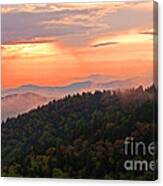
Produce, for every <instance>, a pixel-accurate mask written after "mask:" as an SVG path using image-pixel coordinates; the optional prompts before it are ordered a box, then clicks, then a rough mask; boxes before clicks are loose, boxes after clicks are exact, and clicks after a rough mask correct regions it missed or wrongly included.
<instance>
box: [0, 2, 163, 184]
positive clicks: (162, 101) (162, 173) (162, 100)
mask: <svg viewBox="0 0 163 186" xmlns="http://www.w3.org/2000/svg"><path fill="white" fill-rule="evenodd" d="M104 1H108V2H112V1H113V0H98V2H104ZM114 1H120V0H114ZM125 1H132V0H125ZM56 2H58V3H60V2H95V0H0V4H22V3H56ZM157 2H158V3H159V56H158V57H159V179H158V180H157V181H154V182H144V181H118V180H117V181H116V180H114V181H110V180H71V179H37V178H33V179H31V178H0V185H2V186H3V185H5V186H17V185H23V186H27V185H35V186H42V185H53V186H54V185H57V186H58V185H59V186H64V185H66V186H76V185H78V186H83V185H84V186H85V185H88V184H89V186H99V185H100V186H106V185H107V186H108V185H109V186H114V185H115V184H117V185H121V186H126V185H139V186H141V185H148V186H150V185H161V186H162V185H163V135H162V134H161V132H163V114H162V112H163V96H162V95H163V83H162V82H163V64H161V62H162V55H163V52H162V50H163V47H162V44H163V38H162V36H161V34H162V27H163V25H162V24H161V22H162V21H163V0H157Z"/></svg>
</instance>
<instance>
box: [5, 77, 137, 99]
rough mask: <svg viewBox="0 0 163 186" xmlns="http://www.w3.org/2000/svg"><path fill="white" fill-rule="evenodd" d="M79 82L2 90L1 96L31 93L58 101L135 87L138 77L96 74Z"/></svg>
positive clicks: (30, 85) (24, 86)
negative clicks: (120, 77)
mask: <svg viewBox="0 0 163 186" xmlns="http://www.w3.org/2000/svg"><path fill="white" fill-rule="evenodd" d="M81 80H85V81H79V82H75V83H72V84H69V85H66V86H37V85H32V84H27V85H23V86H20V87H17V88H11V89H4V90H2V96H7V95H12V94H22V93H27V92H32V93H35V94H38V95H40V96H44V97H53V98H54V99H60V98H63V97H65V96H66V95H72V94H75V93H82V92H87V91H95V90H103V89H105V90H107V89H119V88H121V89H124V88H131V87H135V86H137V85H138V84H140V78H139V77H133V78H130V79H115V78H113V77H111V76H105V75H98V74H94V75H90V76H88V77H85V78H83V79H81Z"/></svg>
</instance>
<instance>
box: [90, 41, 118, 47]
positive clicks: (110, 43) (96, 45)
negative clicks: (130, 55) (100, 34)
mask: <svg viewBox="0 0 163 186" xmlns="http://www.w3.org/2000/svg"><path fill="white" fill-rule="evenodd" d="M116 44H118V42H113V41H112V42H105V43H98V44H94V45H91V46H92V47H103V46H109V45H116Z"/></svg>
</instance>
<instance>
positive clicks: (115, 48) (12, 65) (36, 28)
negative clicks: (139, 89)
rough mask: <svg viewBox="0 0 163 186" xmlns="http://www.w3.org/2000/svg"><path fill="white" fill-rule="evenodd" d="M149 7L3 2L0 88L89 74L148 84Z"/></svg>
mask: <svg viewBox="0 0 163 186" xmlns="http://www.w3.org/2000/svg"><path fill="white" fill-rule="evenodd" d="M131 10H132V11H131ZM152 11H153V3H152V1H150V2H145V3H144V2H142V3H137V4H133V3H106V4H90V5H89V4H87V3H86V4H79V3H78V4H60V5H59V4H58V6H57V4H54V5H51V4H48V5H42V6H41V5H28V6H27V5H19V6H14V5H12V6H3V7H2V86H3V87H4V88H9V87H17V86H20V85H24V84H36V85H51V86H54V85H64V84H69V83H71V82H73V81H74V78H76V77H86V76H89V75H91V74H104V75H112V76H115V77H116V78H129V77H134V76H140V77H141V76H143V77H144V76H146V77H148V83H149V81H151V82H152V78H153V37H154V34H153V32H154V31H153V13H152ZM43 13H44V16H43V15H42V14H43ZM23 15H24V16H25V15H26V16H25V17H24V18H25V19H27V20H26V21H25V20H24V22H25V23H23V22H22V25H19V23H21V21H22V17H21V16H23ZM46 15H47V16H46ZM127 17H128V20H127V19H126V18H127ZM19 19H20V20H19ZM18 20H19V23H17V21H18ZM33 20H35V22H34V21H33ZM6 21H7V22H6ZM124 21H126V22H127V23H125V22H124ZM13 22H15V24H13ZM4 23H6V25H5V24H4ZM41 28H42V30H41ZM26 32H27V33H28V35H27V34H26ZM142 83H147V82H142Z"/></svg>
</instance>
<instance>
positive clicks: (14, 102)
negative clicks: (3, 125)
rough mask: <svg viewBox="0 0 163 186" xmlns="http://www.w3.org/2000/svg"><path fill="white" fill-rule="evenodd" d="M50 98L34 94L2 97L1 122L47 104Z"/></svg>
mask: <svg viewBox="0 0 163 186" xmlns="http://www.w3.org/2000/svg"><path fill="white" fill-rule="evenodd" d="M49 100H50V98H46V97H42V96H39V95H37V94H34V93H25V94H13V95H9V96H5V97H2V99H1V105H2V120H6V119H7V118H8V117H14V116H17V115H18V114H21V113H24V112H28V111H29V110H31V109H33V108H36V107H37V106H39V105H40V106H41V105H43V104H46V103H48V102H49Z"/></svg>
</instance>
